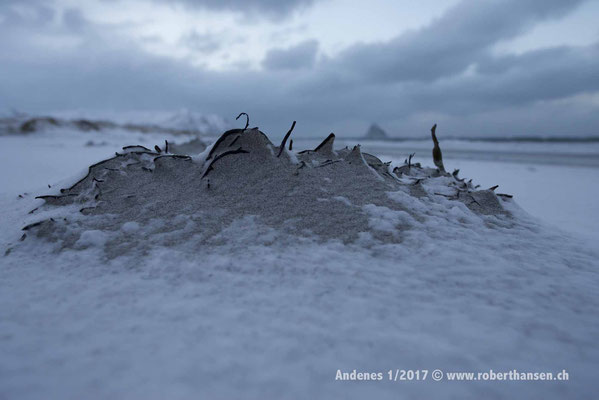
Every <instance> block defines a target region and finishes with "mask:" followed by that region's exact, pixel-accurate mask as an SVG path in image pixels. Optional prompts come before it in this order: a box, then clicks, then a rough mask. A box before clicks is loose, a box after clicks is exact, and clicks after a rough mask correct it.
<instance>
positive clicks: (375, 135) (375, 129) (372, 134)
mask: <svg viewBox="0 0 599 400" xmlns="http://www.w3.org/2000/svg"><path fill="white" fill-rule="evenodd" d="M364 138H365V139H389V136H387V132H385V131H384V130H383V128H381V127H380V126H378V125H377V124H372V125H370V128H368V131H367V132H366V135H365V136H364Z"/></svg>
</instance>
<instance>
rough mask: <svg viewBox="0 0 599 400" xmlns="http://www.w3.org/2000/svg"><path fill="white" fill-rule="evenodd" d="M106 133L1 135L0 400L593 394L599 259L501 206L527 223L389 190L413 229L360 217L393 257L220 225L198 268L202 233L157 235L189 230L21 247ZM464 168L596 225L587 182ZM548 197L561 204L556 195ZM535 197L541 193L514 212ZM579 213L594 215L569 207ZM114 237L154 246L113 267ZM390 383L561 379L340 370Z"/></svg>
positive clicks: (397, 218) (580, 240)
mask: <svg viewBox="0 0 599 400" xmlns="http://www.w3.org/2000/svg"><path fill="white" fill-rule="evenodd" d="M117 136H118V133H115V140H114V141H112V142H111V141H110V140H107V142H109V145H107V146H105V147H97V146H88V147H86V146H85V142H86V141H87V140H89V138H88V137H85V140H84V139H81V138H79V137H78V136H77V135H75V134H68V133H65V134H64V136H59V137H56V136H48V137H46V136H44V135H37V136H30V137H26V138H23V137H2V138H0V144H1V146H0V152H1V153H0V154H1V157H0V163H1V164H0V170H1V171H2V172H1V173H2V183H3V185H2V186H3V188H2V194H1V195H0V205H1V207H2V209H3V219H2V226H1V227H0V228H1V229H0V245H2V247H1V248H2V249H6V248H8V247H9V245H12V244H15V243H20V247H19V248H18V249H16V250H14V251H13V252H11V253H10V254H9V255H7V256H5V257H3V258H0V398H3V397H6V398H20V399H21V398H23V399H38V398H60V399H76V398H82V397H84V398H92V399H93V398H107V397H112V398H127V399H130V398H169V399H189V398H205V397H207V398H239V397H244V398H254V399H264V398H331V397H343V398H414V397H416V398H430V397H432V396H436V397H439V396H443V397H455V398H490V399H493V398H512V397H516V396H517V397H523V398H530V397H534V398H563V397H577V398H592V397H594V395H595V393H596V390H597V383H596V372H595V371H596V366H597V363H598V362H599V348H598V347H597V346H596V338H597V336H598V335H599V318H598V317H599V315H598V314H599V313H598V311H597V310H599V295H598V294H597V293H598V291H597V288H598V287H599V273H598V268H599V264H598V262H597V256H598V255H599V254H598V253H597V251H596V250H594V249H593V248H592V246H591V241H590V240H589V239H590V238H591V237H596V236H591V235H592V234H593V233H596V231H595V232H591V231H590V228H591V225H589V226H588V227H589V230H588V231H587V228H584V229H583V230H580V231H579V234H580V236H574V235H572V234H570V233H566V232H565V231H563V230H561V229H557V228H552V227H548V226H547V225H545V223H543V222H541V221H540V220H539V219H536V218H534V217H532V216H530V215H529V214H527V213H526V212H524V211H523V210H521V209H520V208H519V207H518V206H517V205H516V203H514V202H506V203H505V206H506V207H508V208H509V211H510V212H511V213H513V214H514V215H515V216H516V217H517V218H518V220H519V221H520V223H519V224H518V225H517V226H516V227H514V226H513V225H509V226H508V225H505V224H502V223H501V220H498V219H494V218H495V217H493V216H478V215H476V214H473V213H471V212H470V211H469V210H468V209H467V208H466V207H465V206H464V205H463V204H461V203H459V202H456V201H450V200H449V199H446V198H445V197H443V196H440V195H439V196H436V197H434V201H432V200H430V199H429V198H422V199H418V198H414V197H413V196H409V195H408V194H407V193H406V192H404V191H401V190H399V191H390V192H388V193H387V194H386V196H388V198H389V199H391V200H392V201H395V202H398V203H400V204H402V205H409V207H410V209H411V210H416V211H418V210H420V211H422V214H423V215H426V216H425V217H423V218H421V219H414V218H413V217H411V216H410V215H409V214H408V213H404V212H402V211H400V210H392V209H390V208H385V207H381V206H377V205H374V204H370V205H365V206H363V209H364V212H365V213H367V215H368V216H369V224H371V226H372V227H373V228H374V229H381V230H383V231H386V232H390V233H391V234H394V233H397V232H394V229H395V227H396V226H397V225H398V224H401V225H406V224H408V225H410V226H411V227H412V228H411V229H409V230H407V231H402V232H401V238H402V241H401V242H399V243H381V242H379V241H377V240H375V239H374V238H373V237H372V236H371V235H370V234H369V233H368V232H364V234H362V235H361V236H360V238H359V239H358V240H357V241H355V242H354V243H350V244H347V243H346V244H344V243H343V242H341V241H339V240H334V239H329V240H325V241H323V240H320V239H319V238H315V237H301V238H300V237H293V236H290V235H289V234H287V233H285V232H282V231H280V230H277V229H273V228H272V227H270V226H267V225H264V224H262V223H261V222H260V220H259V219H256V218H255V217H252V216H245V217H243V218H240V219H238V220H235V221H233V222H232V223H231V224H230V225H229V226H228V227H226V228H225V229H224V230H223V232H222V233H221V235H222V238H227V240H222V241H221V242H219V243H218V244H217V245H215V246H211V247H207V248H204V252H202V253H195V252H193V251H191V249H194V241H197V240H201V238H193V237H192V238H191V239H190V240H189V242H188V243H182V244H180V245H177V246H172V245H167V244H166V243H169V242H168V239H169V237H165V234H164V233H163V232H160V231H159V229H157V227H160V226H163V225H164V224H171V225H172V226H173V227H175V228H176V229H174V230H173V231H172V232H171V235H178V234H185V231H186V229H188V227H189V224H190V223H191V222H190V221H189V220H188V219H187V218H186V217H185V216H181V217H176V218H173V220H171V221H164V220H161V219H160V218H159V217H157V218H155V219H153V220H151V221H149V222H148V223H147V224H146V225H143V224H139V223H138V222H136V221H122V224H121V225H120V228H119V231H118V232H110V233H106V232H99V231H93V230H88V231H86V232H84V235H82V238H80V239H79V240H82V239H83V241H82V242H78V245H77V246H76V249H73V250H71V249H66V250H64V251H61V252H56V244H55V243H49V242H45V241H41V240H30V239H31V238H28V239H27V240H25V241H23V242H19V238H20V236H21V235H22V233H23V232H22V231H21V230H20V228H21V227H23V226H24V225H25V224H26V223H28V222H31V221H32V220H33V219H32V218H33V217H34V216H32V215H30V214H28V212H29V211H30V210H31V209H33V208H34V207H37V206H39V204H40V203H41V200H35V199H33V196H34V195H37V194H45V193H47V192H48V188H47V186H46V184H47V183H49V184H52V186H53V189H54V188H55V186H56V187H59V186H60V185H58V184H57V185H55V183H56V181H57V180H59V179H63V178H68V177H69V176H71V178H69V179H70V181H71V182H73V181H74V180H76V178H77V176H73V175H74V174H75V173H76V172H77V171H78V170H81V169H84V168H85V167H86V166H87V165H89V164H91V163H93V162H95V161H98V160H99V159H102V158H104V157H108V156H110V155H111V154H112V151H113V150H116V149H114V148H113V147H115V146H116V142H117V141H118V140H117ZM138 139H142V137H137V136H136V137H135V140H129V137H122V139H121V142H120V143H119V145H126V144H134V143H138V142H140V140H138ZM143 139H144V140H147V141H151V140H152V139H154V138H149V137H147V136H144V137H143ZM156 139H157V138H156ZM161 139H162V138H161ZM113 143H114V144H113ZM152 143H161V140H155V141H153V142H152ZM142 144H143V142H142ZM441 145H443V143H442V142H441ZM207 151H209V149H208V150H207ZM205 156H206V154H204V157H205ZM381 158H383V160H384V161H385V160H386V158H385V157H381ZM415 161H420V160H415ZM460 163H461V164H459V166H458V165H456V166H455V167H458V168H462V175H463V176H469V177H475V178H477V179H475V181H476V180H478V179H480V180H481V181H484V180H487V179H488V180H491V179H492V180H493V182H490V183H489V186H490V185H491V184H500V185H501V186H500V188H501V191H503V192H507V193H511V194H514V195H515V196H516V197H515V200H516V201H517V202H518V203H519V204H520V205H523V201H524V202H526V200H525V199H527V198H528V199H530V205H531V206H532V208H528V207H524V208H525V209H527V210H530V211H531V212H532V213H534V212H535V210H537V209H538V210H546V211H542V212H540V214H543V212H547V213H549V212H551V213H554V212H556V213H560V212H561V215H563V216H565V217H564V218H566V216H568V215H570V213H571V218H574V219H575V218H581V219H582V218H583V217H586V218H587V219H589V220H591V221H592V220H593V218H595V219H596V218H597V215H598V213H597V210H596V208H593V205H594V203H593V204H590V203H591V202H589V203H586V200H585V201H581V200H580V198H584V199H587V198H588V196H589V194H592V195H593V196H594V194H595V192H591V191H592V190H595V189H594V187H593V176H592V173H593V172H594V170H593V169H591V168H589V171H586V170H584V169H581V168H572V169H563V168H557V167H556V168H555V169H549V170H547V169H545V168H543V169H541V168H539V169H537V170H535V171H529V172H530V173H529V174H527V173H526V171H527V169H526V168H528V167H526V166H522V165H515V164H514V165H512V164H503V163H501V164H485V163H482V162H476V163H474V162H472V161H460ZM448 164H449V163H448ZM498 166H500V167H501V168H498ZM451 167H454V165H453V164H450V165H449V166H448V168H451ZM581 171H582V172H581ZM558 172H561V175H558V178H559V179H557V183H555V182H553V180H555V179H556V177H555V174H557V173H558ZM476 174H478V177H477V176H476ZM531 176H534V177H535V178H534V179H533V180H534V182H537V183H536V185H537V186H531V185H533V184H535V183H531V182H530V181H528V180H527V179H529V178H530V177H531ZM572 181H573V182H575V183H571V182H572ZM543 182H548V186H543ZM552 183H553V184H552ZM576 183H577V187H573V186H572V187H570V186H568V185H570V184H571V185H575V184H576ZM560 185H564V186H562V188H563V195H562V196H561V197H559V198H558V199H557V200H556V199H552V196H551V195H550V194H551V193H558V192H559V191H560ZM504 186H505V187H504ZM588 187H593V188H592V189H588V191H586V190H587V188H588ZM530 188H535V189H536V188H538V189H539V191H541V192H540V194H534V195H530V196H531V197H526V196H527V194H526V193H528V192H530V191H533V190H531V189H530ZM509 189H513V191H510V190H509ZM431 190H438V188H431ZM542 190H546V191H545V192H543V191H542ZM22 192H28V193H29V194H27V195H24V196H23V197H22V198H19V197H17V194H22ZM543 193H544V194H545V196H543ZM534 196H537V197H536V198H539V197H541V198H542V197H545V198H546V201H545V202H542V201H541V202H539V201H533V199H534V198H535V197H534ZM521 198H522V200H520V199H521ZM331 199H332V200H333V201H335V202H337V203H339V204H340V205H343V206H348V207H349V206H353V205H352V203H351V201H350V200H349V199H348V198H346V197H340V196H335V195H334V194H333V195H331ZM577 201H578V202H579V203H577ZM547 204H549V206H548V205H547ZM551 204H554V205H557V204H559V206H560V207H555V209H552V208H551ZM578 204H580V205H586V206H587V207H588V208H586V209H585V210H584V211H573V210H572V209H574V208H575V207H576V206H577V205H578ZM77 210H78V208H77V207H75V208H73V209H69V208H65V209H63V208H61V209H57V210H56V211H55V212H56V215H55V216H56V218H58V217H59V216H60V215H73V214H76V212H77ZM578 212H579V213H580V215H578V214H576V213H578ZM584 213H586V215H585V214H584ZM568 218H569V217H568ZM566 219H567V218H566ZM585 226H586V225H585ZM595 226H596V225H595ZM563 227H564V228H568V225H567V224H566V226H563ZM570 227H571V226H570ZM107 235H122V236H119V237H122V238H123V240H124V238H127V237H129V238H130V240H133V239H135V240H149V241H155V243H157V244H156V245H155V246H152V248H151V250H149V251H147V252H145V253H133V254H125V255H123V256H121V257H116V258H106V257H105V255H104V253H103V251H102V247H103V244H104V243H105V240H106V239H107ZM165 240H166V241H165ZM390 368H403V369H428V370H433V369H436V368H438V369H442V370H444V371H483V372H484V371H488V370H489V369H493V370H495V371H501V370H511V369H518V370H519V371H551V372H559V371H561V370H562V369H566V370H567V371H568V372H569V374H570V381H568V382H467V383H466V382H461V383H456V382H432V381H431V380H430V379H429V380H427V381H425V382H401V383H390V382H335V380H334V377H335V374H336V371H337V369H341V370H343V371H347V372H349V371H351V370H353V369H358V370H359V371H377V372H378V371H381V372H384V371H386V370H388V369H390Z"/></svg>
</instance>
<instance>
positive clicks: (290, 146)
mask: <svg viewBox="0 0 599 400" xmlns="http://www.w3.org/2000/svg"><path fill="white" fill-rule="evenodd" d="M291 150H293V139H291V140H290V141H289V151H291Z"/></svg>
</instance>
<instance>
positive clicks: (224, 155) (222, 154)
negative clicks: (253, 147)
mask: <svg viewBox="0 0 599 400" xmlns="http://www.w3.org/2000/svg"><path fill="white" fill-rule="evenodd" d="M239 153H249V151H247V150H243V149H242V148H241V147H239V148H238V149H237V150H229V151H225V152H224V153H221V154H219V155H218V156H216V157H214V160H212V162H211V163H210V165H209V166H208V168H207V169H206V172H204V175H202V177H201V178H200V179H204V177H206V175H208V173H210V171H212V170H213V169H214V167H213V165H214V163H215V162H217V161H218V160H220V159H221V158H223V157H226V156H228V155H231V154H239Z"/></svg>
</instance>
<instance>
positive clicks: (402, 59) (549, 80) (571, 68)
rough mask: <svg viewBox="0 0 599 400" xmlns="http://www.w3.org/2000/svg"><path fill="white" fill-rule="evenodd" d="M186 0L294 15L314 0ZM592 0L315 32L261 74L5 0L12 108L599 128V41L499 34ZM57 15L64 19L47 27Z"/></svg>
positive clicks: (398, 127)
mask: <svg viewBox="0 0 599 400" xmlns="http://www.w3.org/2000/svg"><path fill="white" fill-rule="evenodd" d="M151 1H155V0H151ZM180 2H181V3H186V4H187V6H191V7H209V8H215V7H221V8H224V9H229V8H232V7H241V8H243V7H246V8H245V10H247V11H248V12H254V11H256V10H260V9H261V8H264V9H269V10H271V12H275V13H280V14H288V13H291V12H293V10H294V9H296V8H297V7H303V6H306V5H307V4H309V3H310V2H309V1H291V2H276V1H274V0H273V1H272V2H271V1H257V0H256V1H250V2H238V1H234V0H230V1H226V2H220V1H219V2H216V1H214V2H212V1H198V2H194V1H191V0H190V1H184V0H181V1H180ZM242 3H243V4H244V5H243V6H240V4H242ZM271 3H272V4H271ZM275 3H276V4H275ZM579 3H581V1H568V2H564V1H561V0H560V1H554V0H534V1H533V0H508V1H493V2H480V1H474V0H465V1H463V2H461V3H460V4H458V5H457V6H456V7H454V8H452V9H450V10H448V11H447V12H446V13H445V14H444V15H443V16H441V17H440V18H439V19H437V20H435V21H433V22H431V24H430V25H428V26H426V27H424V28H422V29H419V30H415V31H411V32H408V33H405V34H402V35H400V36H399V37H396V38H394V39H393V40H391V41H388V42H385V43H378V44H360V45H355V46H353V47H351V48H349V49H346V50H345V51H343V52H342V53H341V54H339V55H338V56H336V57H334V58H326V57H319V55H318V42H317V41H316V40H308V41H305V42H302V43H298V44H297V45H295V46H291V47H289V48H287V49H279V48H276V49H271V50H270V51H268V52H267V54H266V56H265V58H264V60H263V62H262V66H263V69H262V70H260V71H249V70H243V71H242V70H238V71H230V72H213V71H206V70H203V69H198V68H192V67H191V66H189V65H187V64H186V63H185V62H176V61H173V60H171V59H166V58H160V57H156V56H151V55H148V54H146V53H144V52H142V51H141V50H139V49H138V47H137V46H136V44H134V43H128V42H126V41H123V38H121V37H118V36H111V35H112V34H110V33H106V32H105V31H104V30H102V29H100V28H99V27H96V26H94V25H93V24H90V23H89V22H87V21H86V20H85V19H84V17H83V16H82V15H81V13H79V12H77V11H76V10H70V11H69V12H68V13H67V12H65V13H63V15H55V13H54V12H53V10H52V9H49V8H47V7H45V6H43V5H42V3H35V2H34V3H32V4H34V5H33V6H32V7H37V8H36V10H37V11H36V12H34V13H30V14H29V15H28V17H27V18H28V19H23V17H22V16H19V15H17V16H15V15H11V6H10V3H5V5H3V6H0V13H2V15H4V16H5V18H4V22H3V23H2V25H0V54H1V55H0V63H1V65H2V69H1V70H0V86H1V87H2V90H1V91H0V107H1V108H4V109H6V108H9V107H16V108H19V109H24V110H31V111H49V110H60V109H72V108H84V109H98V110H101V109H143V108H148V109H171V108H179V107H188V108H193V109H198V110H201V111H205V112H215V113H218V114H221V115H224V116H233V115H236V113H238V112H239V111H247V112H249V113H250V114H251V115H252V121H253V123H256V124H259V125H260V126H261V127H263V128H264V129H266V130H270V131H272V132H273V133H276V132H279V131H280V132H284V131H285V130H286V129H287V128H288V125H289V122H290V121H291V120H293V119H296V120H298V122H299V123H298V128H297V130H298V132H300V133H304V134H309V135H312V134H314V135H321V134H323V133H325V132H328V131H335V132H336V133H339V134H348V135H357V134H361V133H363V131H364V130H365V129H366V127H367V125H368V124H369V123H370V122H371V121H377V122H379V123H380V124H381V125H383V126H384V127H385V128H387V129H388V130H389V131H391V132H393V133H394V134H397V135H407V136H413V135H415V134H418V133H420V132H426V131H427V130H428V127H429V126H430V125H431V124H432V122H438V123H439V124H443V125H441V126H442V127H443V128H444V129H445V130H446V132H450V133H451V134H454V135H504V134H505V135H518V134H546V135H598V134H599V132H598V131H597V128H596V127H597V126H599V116H598V113H597V111H598V107H599V106H598V105H597V102H596V98H597V94H598V93H599V44H594V45H592V46H586V47H553V48H545V49H542V50H535V51H529V52H525V53H523V54H519V55H506V56H497V55H493V54H492V52H491V47H492V46H493V45H495V44H496V43H498V42H500V41H502V40H506V39H510V38H514V37H516V36H518V35H519V34H522V33H523V32H525V31H526V30H527V29H529V28H530V27H532V26H534V24H535V23H538V22H541V21H543V20H547V19H551V18H560V17H562V16H564V15H565V14H566V13H568V12H569V11H571V10H572V9H574V8H575V7H576V6H577V5H578V4H579ZM36 4H37V5H36ZM18 18H21V20H19V21H18V23H14V21H15V20H16V19H18ZM47 20H53V21H56V20H60V21H62V23H61V24H59V25H56V24H53V25H52V26H51V27H47V26H46V25H47V24H45V23H44V21H47ZM11 21H12V22H11ZM57 30H58V31H60V33H64V34H65V35H74V36H75V37H77V38H78V39H79V40H80V43H78V44H77V46H75V47H72V46H71V47H68V46H66V47H65V48H64V49H52V50H51V51H50V50H45V49H43V48H40V47H39V45H37V44H36V43H35V42H34V41H33V40H32V39H31V38H32V37H33V36H34V35H38V34H40V33H41V34H44V33H52V34H55V33H56V31H57ZM115 35H116V34H115ZM186 40H189V41H191V42H193V43H194V44H195V45H196V46H199V47H202V46H208V47H210V48H213V47H214V48H217V47H218V43H217V42H211V43H208V44H205V43H204V42H205V41H202V37H201V36H199V35H196V36H193V37H188V38H186ZM593 96H595V97H593ZM593 98H594V99H595V101H594V102H593Z"/></svg>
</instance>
